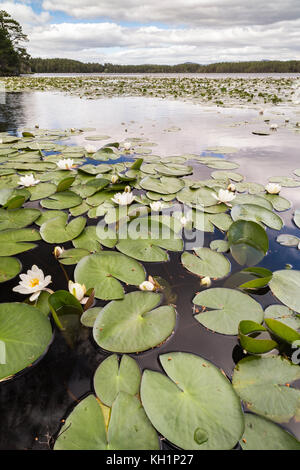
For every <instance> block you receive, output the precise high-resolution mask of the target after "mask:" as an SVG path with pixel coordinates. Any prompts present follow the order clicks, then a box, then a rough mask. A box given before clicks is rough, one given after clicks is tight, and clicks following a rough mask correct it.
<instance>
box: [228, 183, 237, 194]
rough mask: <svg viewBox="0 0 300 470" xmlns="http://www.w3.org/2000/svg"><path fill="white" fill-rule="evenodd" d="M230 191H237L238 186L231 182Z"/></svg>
mask: <svg viewBox="0 0 300 470" xmlns="http://www.w3.org/2000/svg"><path fill="white" fill-rule="evenodd" d="M227 189H228V191H231V192H232V193H234V192H235V191H236V186H235V184H233V183H231V184H229V185H228V188H227Z"/></svg>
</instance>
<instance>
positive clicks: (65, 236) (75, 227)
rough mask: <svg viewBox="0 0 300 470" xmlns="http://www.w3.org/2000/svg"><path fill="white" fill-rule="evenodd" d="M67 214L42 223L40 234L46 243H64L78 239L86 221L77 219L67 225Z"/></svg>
mask: <svg viewBox="0 0 300 470" xmlns="http://www.w3.org/2000/svg"><path fill="white" fill-rule="evenodd" d="M67 220H68V214H65V213H63V214H62V215H60V216H59V217H55V218H54V219H50V220H48V221H47V222H45V223H43V225H42V226H41V229H40V234H41V237H42V238H43V240H44V241H45V242H47V243H53V244H54V243H65V242H68V241H70V240H73V239H74V238H76V237H78V236H79V235H80V234H81V232H82V231H83V229H84V227H85V224H86V219H85V218H84V217H77V218H76V219H73V220H71V222H70V223H69V224H68V223H67Z"/></svg>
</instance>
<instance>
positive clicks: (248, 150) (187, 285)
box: [0, 93, 300, 450]
mask: <svg viewBox="0 0 300 470" xmlns="http://www.w3.org/2000/svg"><path fill="white" fill-rule="evenodd" d="M49 95H50V94H46V93H45V94H44V98H43V94H39V95H38V96H37V95H34V94H32V93H30V94H9V95H8V96H7V101H6V105H5V106H1V108H0V130H1V131H6V130H10V131H14V132H16V131H17V130H18V129H19V128H22V127H24V126H25V127H26V126H32V125H33V124H34V123H39V124H40V127H43V128H66V127H76V126H79V124H78V122H79V116H81V126H83V127H84V126H86V125H91V124H94V126H95V127H97V129H98V130H99V131H100V132H101V134H106V133H107V132H108V128H109V127H110V126H111V127H110V129H111V130H112V132H111V134H110V135H111V136H112V137H113V140H121V139H122V138H124V136H126V131H125V129H124V126H123V127H122V124H121V123H119V120H120V119H119V117H118V114H116V106H117V105H118V106H119V109H120V108H121V111H120V113H119V114H122V115H123V113H126V111H127V113H128V117H127V121H128V122H130V120H131V118H132V120H133V119H134V116H136V115H138V120H139V123H141V122H147V120H149V112H150V113H152V112H153V109H152V108H151V106H152V107H153V106H154V107H155V109H156V111H155V116H156V117H155V126H156V128H157V127H159V130H158V131H156V130H155V131H153V130H152V131H151V132H152V134H151V133H150V135H149V138H150V139H151V140H152V139H153V141H156V142H158V143H160V145H161V147H162V152H163V150H164V149H165V148H166V145H167V144H166V142H165V141H162V142H161V141H158V140H157V138H158V137H159V136H160V137H161V139H163V138H165V140H167V142H170V147H171V151H170V152H169V154H170V155H172V154H173V155H175V154H183V153H187V152H195V153H196V152H197V153H202V152H203V151H205V149H206V146H207V145H208V144H207V142H205V135H204V133H202V132H200V133H199V132H197V129H198V126H199V123H200V124H201V122H202V121H205V122H206V126H208V125H210V127H211V129H210V130H211V135H213V133H214V134H215V143H214V145H222V141H221V139H220V135H222V136H223V140H224V141H225V144H223V145H229V142H228V141H229V140H230V139H231V145H234V142H235V146H238V147H239V149H240V150H239V151H238V152H237V153H236V154H235V155H234V156H232V157H230V158H232V159H233V160H234V161H237V162H238V163H240V165H241V166H240V169H239V170H237V171H238V172H240V173H242V174H244V175H247V176H248V178H247V180H248V181H256V182H263V183H265V182H266V179H267V177H268V176H272V175H281V174H287V175H288V174H290V172H291V171H292V170H293V169H295V168H298V167H300V161H299V150H298V149H299V146H297V139H295V136H294V135H291V138H290V139H289V140H288V141H287V140H286V139H285V138H284V137H283V135H282V136H281V138H280V135H279V136H278V135H276V136H271V139H270V140H269V141H268V142H269V145H268V142H266V143H261V142H259V140H258V139H257V138H256V137H255V136H253V139H252V140H251V138H250V136H249V135H248V133H247V128H243V132H241V129H239V130H238V132H237V133H236V136H235V137H236V139H235V140H234V139H233V136H234V134H235V132H236V129H233V130H232V129H231V128H227V127H226V126H225V127H224V126H223V127H222V126H221V125H220V127H218V126H219V124H218V123H221V122H224V121H226V119H227V120H228V113H227V114H226V113H225V114H224V115H222V116H221V117H222V119H220V116H218V115H217V113H215V115H213V113H212V112H211V111H210V112H209V113H208V112H207V111H205V110H204V111H203V110H201V108H197V107H194V106H193V105H186V107H185V106H182V103H179V104H178V103H174V102H171V103H169V102H164V101H161V100H157V102H158V103H156V102H155V103H153V102H152V101H151V100H149V101H148V107H146V108H145V106H144V101H143V99H141V101H138V100H136V99H135V100H134V104H133V103H132V102H130V99H129V100H128V99H124V101H123V102H122V100H120V99H119V100H118V101H116V100H112V101H111V102H110V105H111V108H112V109H111V110H110V112H107V113H106V115H104V116H103V115H99V114H98V112H99V107H100V108H101V106H102V107H103V106H104V102H99V103H98V105H97V106H96V104H95V103H92V102H90V103H87V102H83V101H80V100H79V99H78V98H76V99H75V100H74V98H70V97H63V96H62V95H58V94H53V95H52V101H53V103H54V104H52V105H51V106H50V109H49V108H47V105H48V104H49V103H50V101H49ZM43 99H44V107H42V106H41V104H40V103H41V102H42V101H43ZM153 101H155V100H153ZM55 103H56V106H57V108H56V113H54V111H53V109H52V106H55ZM58 103H59V105H58ZM70 103H71V104H70ZM116 103H117V104H116ZM69 104H70V106H73V108H72V112H70V110H69V112H64V113H63V109H64V110H65V111H66V109H67V108H66V107H67V106H68V105H69ZM45 107H46V109H45ZM104 107H106V109H108V108H109V101H108V100H105V106H104ZM123 107H124V109H123ZM143 109H144V110H143ZM176 109H177V111H178V110H180V111H181V113H182V114H181V115H178V114H176V113H175V112H174V110H176ZM96 110H97V112H96ZM149 110H150V111H149ZM29 111H30V112H29ZM143 113H144V114H143ZM189 113H190V114H189ZM239 113H240V114H239ZM244 113H245V111H243V110H240V111H232V114H233V115H234V116H235V119H236V120H239V119H241V118H244V117H245V116H244ZM249 114H250V115H251V112H250V111H248V115H249ZM241 115H242V116H241ZM113 116H115V118H114V119H115V121H117V122H115V121H114V119H113V118H112V117H113ZM188 116H190V123H188V121H187V117H188ZM207 116H209V119H208V120H209V122H210V121H211V123H209V122H207ZM214 116H215V117H214ZM250 118H251V119H256V118H257V117H256V115H255V116H254V115H251V117H250ZM135 119H136V118H135ZM226 122H227V121H226ZM179 123H180V124H181V127H182V129H183V130H182V132H181V133H178V134H174V133H172V136H171V137H170V135H169V134H163V133H162V129H164V128H165V126H167V125H169V126H170V125H180V124H179ZM196 124H197V126H196ZM217 124H218V125H217ZM188 125H190V127H192V130H191V129H189V136H190V135H191V133H192V135H193V139H191V137H189V138H188V139H187V138H186V136H185V135H184V129H185V127H186V126H188ZM152 126H153V123H152V121H151V122H150V124H149V123H148V127H147V126H145V127H147V128H148V130H149V132H150V128H151V127H152ZM128 127H129V126H128ZM136 131H137V128H135V129H133V130H132V132H136ZM140 132H141V133H142V132H145V129H144V128H143V130H142V131H140ZM283 132H288V130H287V129H285V130H283ZM118 133H119V137H118ZM120 135H121V137H120ZM135 135H137V134H135ZM145 135H147V136H148V134H147V133H146V132H145ZM211 135H210V136H209V139H211ZM284 135H285V134H284ZM154 138H156V140H154ZM170 139H171V140H172V142H171V140H170ZM206 139H207V137H206ZM298 140H299V135H298ZM241 142H243V144H244V145H240V144H241ZM286 142H288V145H287V144H286ZM209 143H210V145H212V140H210V142H209ZM187 147H188V150H187ZM158 148H159V147H158ZM153 153H157V154H159V153H158V152H157V150H156V148H155V149H154V151H153ZM195 168H196V176H198V177H201V178H206V177H207V176H208V174H209V173H210V170H208V169H203V167H202V166H201V165H199V164H198V165H197V164H196V166H195ZM297 192H298V198H299V189H298V191H297V189H291V190H289V189H286V190H284V191H283V196H285V197H287V198H288V199H290V200H293V202H294V204H295V205H297V202H298V207H299V201H297ZM293 210H294V209H291V210H290V211H287V212H286V213H281V214H280V215H281V216H282V217H283V218H284V220H285V223H286V226H285V227H284V229H283V232H286V233H291V234H292V233H295V234H296V232H297V230H296V228H295V226H293V223H292V222H291V217H292V213H293ZM93 223H95V222H93V220H89V221H88V224H93ZM298 232H299V231H298ZM268 235H269V238H270V251H269V253H268V255H267V256H266V257H265V258H264V260H263V261H262V262H261V263H260V266H263V267H266V268H269V269H272V270H276V269H283V268H284V266H285V265H286V264H287V263H289V264H292V265H293V267H294V268H295V269H300V259H299V251H297V250H296V249H294V248H285V247H281V246H280V245H279V244H277V243H276V241H275V239H276V237H277V236H278V232H276V231H274V230H269V229H268ZM298 235H299V233H298ZM216 238H223V234H222V233H221V232H218V231H216V232H215V234H205V246H209V244H210V242H211V240H213V239H216ZM39 244H40V245H41V247H40V248H38V249H36V250H34V251H32V252H27V253H23V254H21V255H19V256H18V257H19V258H20V260H21V261H22V264H23V272H26V271H27V269H29V268H30V267H31V266H32V264H38V266H39V267H40V268H41V269H42V270H43V271H44V272H45V273H47V274H50V275H51V276H52V280H53V284H52V286H51V287H52V289H53V290H56V289H62V288H65V289H67V283H66V279H65V276H64V274H63V272H62V271H61V270H60V269H59V267H58V264H57V263H56V261H55V260H54V258H53V256H52V251H53V246H51V245H45V243H43V242H39ZM71 247H72V244H71V243H69V244H65V248H71ZM229 259H230V261H231V263H232V273H231V276H232V275H234V274H235V273H237V272H238V271H240V270H241V267H240V266H239V265H238V264H237V263H235V261H234V260H233V259H232V258H231V257H230V256H229ZM144 266H145V268H146V271H147V273H148V274H151V275H152V276H160V277H162V278H163V279H164V280H166V281H167V282H168V283H169V284H170V286H171V289H172V295H176V296H177V300H176V302H174V303H176V306H177V313H178V315H177V325H176V329H175V332H174V334H173V335H172V336H171V338H169V339H168V340H167V341H166V343H164V344H163V345H162V346H160V347H158V348H155V349H153V350H150V351H146V352H144V353H140V354H138V355H132V357H134V358H135V359H137V361H138V363H139V365H140V367H141V369H142V370H144V369H145V368H150V369H155V370H161V369H160V364H159V355H160V354H163V353H166V352H171V351H185V352H191V353H195V354H199V355H201V356H202V357H204V358H205V359H207V360H209V361H211V362H213V363H214V364H215V365H216V366H217V367H219V368H221V369H223V370H224V372H225V373H226V374H227V376H228V377H229V378H230V377H231V376H232V372H233V369H234V367H235V364H236V363H237V362H238V361H239V360H240V359H241V358H242V357H243V352H242V350H241V348H240V346H239V345H238V340H237V338H236V337H235V336H224V335H220V334H217V333H213V332H211V331H208V330H206V329H205V328H204V327H202V326H201V325H200V324H199V323H198V322H197V321H196V320H195V319H194V317H193V312H192V299H193V297H194V295H195V293H196V292H198V291H199V290H200V284H199V278H198V277H196V276H193V275H192V274H189V273H188V272H187V271H186V270H185V269H184V268H183V266H182V265H181V263H180V253H175V254H174V253H171V254H170V262H168V263H144ZM65 268H66V271H67V272H68V274H69V276H70V278H71V279H72V278H73V269H74V267H72V266H70V267H65ZM230 283H231V277H230V278H227V279H226V280H225V281H224V280H221V281H218V282H214V287H221V286H233V285H232V284H230ZM16 284H17V279H14V280H12V281H10V282H7V283H6V284H5V285H2V287H1V302H8V301H10V302H11V301H20V300H23V299H21V298H20V296H19V295H18V294H15V293H13V292H12V288H13V287H14V286H15V285H16ZM235 285H237V284H235ZM126 290H127V291H128V292H129V291H130V288H126ZM253 297H254V298H255V299H256V300H258V301H259V302H260V303H261V304H262V305H263V307H266V306H268V305H271V304H273V303H276V300H275V299H274V298H273V297H272V295H271V294H270V292H269V291H262V292H261V293H260V295H253ZM97 305H103V304H102V303H101V302H98V303H97ZM107 355H108V353H106V352H105V351H103V350H101V349H100V348H99V347H98V346H97V345H96V344H95V342H94V340H93V338H92V330H91V329H88V328H85V327H82V326H80V327H79V328H78V330H77V331H76V336H75V339H74V338H73V340H72V341H70V338H66V337H65V336H63V335H62V333H61V332H59V331H57V330H55V333H54V337H53V341H52V344H51V345H50V347H49V350H48V352H47V354H46V355H45V356H44V357H43V358H42V359H41V360H40V361H39V362H38V363H37V364H36V365H34V366H33V367H32V368H30V369H28V370H27V371H26V372H25V373H23V374H21V375H20V376H18V377H16V378H15V379H13V380H11V381H8V382H4V383H1V384H0V426H1V430H0V449H2V450H4V449H8V450H16V449H49V448H51V446H52V445H53V437H54V438H55V436H56V434H57V432H58V431H59V428H60V425H61V420H62V419H63V418H65V417H66V416H67V415H68V414H69V412H70V410H71V409H72V407H74V405H75V404H76V403H77V402H78V401H80V399H81V398H82V397H83V396H85V395H86V394H88V393H90V392H93V387H92V380H93V376H94V373H95V370H96V368H97V367H98V365H99V363H100V362H101V361H102V360H103V359H104V358H105V357H106V356H107ZM298 386H299V388H300V383H299V384H298ZM224 407H226V403H224ZM286 428H287V429H289V430H291V431H292V432H294V434H295V435H296V436H297V437H298V439H299V438H300V426H299V425H296V424H295V423H290V424H289V425H287V426H286ZM163 446H164V448H171V447H169V446H168V444H166V443H164V444H163Z"/></svg>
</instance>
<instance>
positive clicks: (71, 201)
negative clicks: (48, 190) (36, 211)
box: [41, 191, 82, 210]
mask: <svg viewBox="0 0 300 470" xmlns="http://www.w3.org/2000/svg"><path fill="white" fill-rule="evenodd" d="M81 203H82V199H81V197H80V196H78V195H77V194H75V193H74V192H72V191H63V192H61V193H55V194H53V195H52V196H51V197H50V198H48V199H43V200H42V201H41V206H42V207H44V208H45V209H60V210H63V209H69V208H70V207H75V206H78V205H79V204H81Z"/></svg>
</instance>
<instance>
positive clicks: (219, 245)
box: [209, 240, 229, 253]
mask: <svg viewBox="0 0 300 470" xmlns="http://www.w3.org/2000/svg"><path fill="white" fill-rule="evenodd" d="M209 246H210V249H211V250H213V251H217V252H218V253H226V252H227V251H229V243H228V241H227V240H213V241H212V242H211V244H210V245H209Z"/></svg>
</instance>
